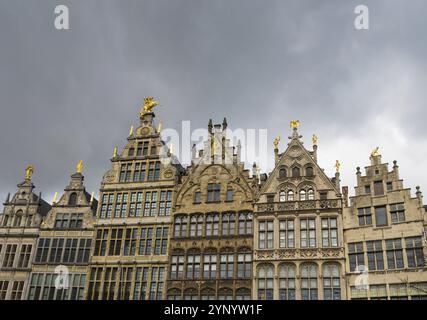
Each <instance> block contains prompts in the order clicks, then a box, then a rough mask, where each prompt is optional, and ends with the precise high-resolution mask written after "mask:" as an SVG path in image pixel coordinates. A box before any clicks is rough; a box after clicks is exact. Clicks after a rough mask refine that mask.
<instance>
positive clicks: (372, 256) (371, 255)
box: [366, 240, 384, 271]
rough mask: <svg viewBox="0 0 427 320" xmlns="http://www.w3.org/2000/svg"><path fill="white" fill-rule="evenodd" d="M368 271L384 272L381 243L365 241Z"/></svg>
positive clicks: (378, 241)
mask: <svg viewBox="0 0 427 320" xmlns="http://www.w3.org/2000/svg"><path fill="white" fill-rule="evenodd" d="M366 251H367V253H368V268H369V271H375V270H384V253H383V246H382V241H381V240H377V241H366Z"/></svg>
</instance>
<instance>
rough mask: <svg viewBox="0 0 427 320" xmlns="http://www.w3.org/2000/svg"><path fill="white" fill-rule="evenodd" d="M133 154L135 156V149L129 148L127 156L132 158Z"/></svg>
mask: <svg viewBox="0 0 427 320" xmlns="http://www.w3.org/2000/svg"><path fill="white" fill-rule="evenodd" d="M134 154H135V148H133V147H132V148H130V149H129V151H128V156H129V157H133V155H134Z"/></svg>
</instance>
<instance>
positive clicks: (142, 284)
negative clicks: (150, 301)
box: [133, 267, 149, 300]
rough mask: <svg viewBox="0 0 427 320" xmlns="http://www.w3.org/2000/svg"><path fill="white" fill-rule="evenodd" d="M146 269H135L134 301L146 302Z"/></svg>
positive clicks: (147, 269)
mask: <svg viewBox="0 0 427 320" xmlns="http://www.w3.org/2000/svg"><path fill="white" fill-rule="evenodd" d="M148 271H149V268H148V267H143V268H137V269H136V275H135V288H134V291H133V299H134V300H146V299H147V297H146V295H147V283H148Z"/></svg>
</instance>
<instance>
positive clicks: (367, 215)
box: [357, 207, 372, 227]
mask: <svg viewBox="0 0 427 320" xmlns="http://www.w3.org/2000/svg"><path fill="white" fill-rule="evenodd" d="M357 217H358V219H359V226H361V227H363V226H370V225H372V214H371V208H370V207H367V208H359V209H357Z"/></svg>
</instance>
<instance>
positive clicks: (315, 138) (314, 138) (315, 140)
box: [311, 134, 317, 146]
mask: <svg viewBox="0 0 427 320" xmlns="http://www.w3.org/2000/svg"><path fill="white" fill-rule="evenodd" d="M311 142H313V145H314V146H315V145H317V136H316V135H315V134H313V137H311Z"/></svg>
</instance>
